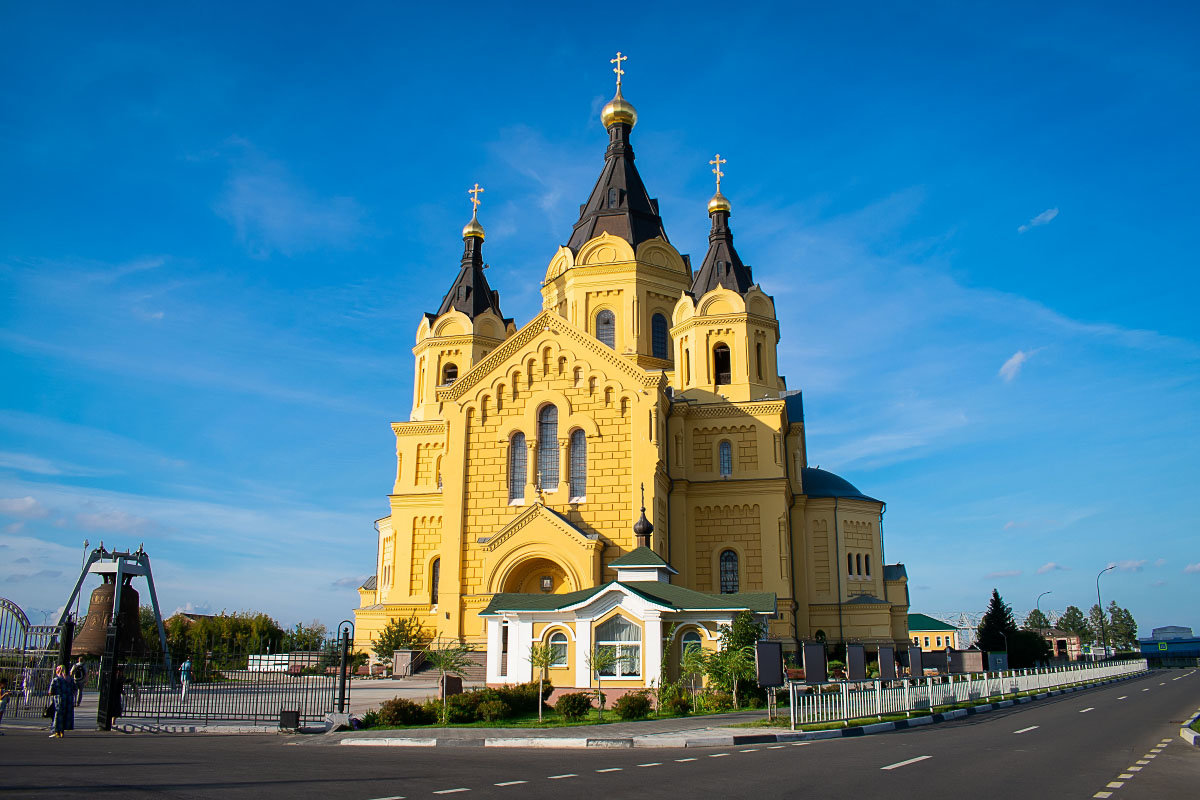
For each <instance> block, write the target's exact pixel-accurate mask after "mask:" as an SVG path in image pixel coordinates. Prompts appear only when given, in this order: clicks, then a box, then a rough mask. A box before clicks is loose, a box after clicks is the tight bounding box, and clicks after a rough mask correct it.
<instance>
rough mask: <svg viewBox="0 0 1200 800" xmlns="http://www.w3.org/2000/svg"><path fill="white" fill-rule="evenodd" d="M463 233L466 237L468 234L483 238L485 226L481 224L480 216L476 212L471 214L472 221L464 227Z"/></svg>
mask: <svg viewBox="0 0 1200 800" xmlns="http://www.w3.org/2000/svg"><path fill="white" fill-rule="evenodd" d="M462 235H463V238H464V239H466V238H467V237H468V236H474V237H476V238H479V239H482V238H483V226H482V225H480V224H479V217H478V216H477V215H476V214H472V215H471V221H470V222H468V223H467V224H466V225H465V226H464V227H463V234H462Z"/></svg>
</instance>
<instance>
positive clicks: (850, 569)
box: [846, 553, 854, 575]
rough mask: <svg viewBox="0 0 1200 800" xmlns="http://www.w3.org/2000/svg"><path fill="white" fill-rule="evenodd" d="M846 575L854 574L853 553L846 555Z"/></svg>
mask: <svg viewBox="0 0 1200 800" xmlns="http://www.w3.org/2000/svg"><path fill="white" fill-rule="evenodd" d="M846 574H847V575H853V574H854V554H853V553H846Z"/></svg>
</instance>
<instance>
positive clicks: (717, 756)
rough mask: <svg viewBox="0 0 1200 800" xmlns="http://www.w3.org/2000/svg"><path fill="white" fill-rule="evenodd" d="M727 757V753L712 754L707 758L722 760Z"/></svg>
mask: <svg viewBox="0 0 1200 800" xmlns="http://www.w3.org/2000/svg"><path fill="white" fill-rule="evenodd" d="M727 755H729V753H713V754H712V755H710V756H709V758H724V757H725V756H727Z"/></svg>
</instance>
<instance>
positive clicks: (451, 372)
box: [442, 363, 458, 386]
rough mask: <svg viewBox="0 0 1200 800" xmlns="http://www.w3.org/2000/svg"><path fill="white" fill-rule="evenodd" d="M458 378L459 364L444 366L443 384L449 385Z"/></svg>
mask: <svg viewBox="0 0 1200 800" xmlns="http://www.w3.org/2000/svg"><path fill="white" fill-rule="evenodd" d="M456 380H458V365H457V364H454V363H450V364H447V365H446V366H444V367H442V386H449V385H450V384H452V383H454V382H455V381H456Z"/></svg>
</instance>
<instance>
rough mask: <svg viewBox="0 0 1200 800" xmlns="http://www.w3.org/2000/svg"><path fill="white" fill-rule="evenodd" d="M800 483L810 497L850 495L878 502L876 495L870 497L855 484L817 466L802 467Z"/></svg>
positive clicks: (853, 497)
mask: <svg viewBox="0 0 1200 800" xmlns="http://www.w3.org/2000/svg"><path fill="white" fill-rule="evenodd" d="M800 483H801V488H802V489H803V490H804V494H805V495H807V496H808V497H848V498H851V499H852V500H870V501H871V502H872V503H878V502H880V501H879V500H876V499H875V498H874V497H868V496H867V495H865V494H863V493H862V492H860V491H859V490H858V489H856V488H855V486H854V484H852V483H850V481H848V480H846V479H845V478H843V477H841V476H840V475H834V474H833V473H832V472H827V471H825V470H823V469H817V468H816V467H802V468H801V469H800Z"/></svg>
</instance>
